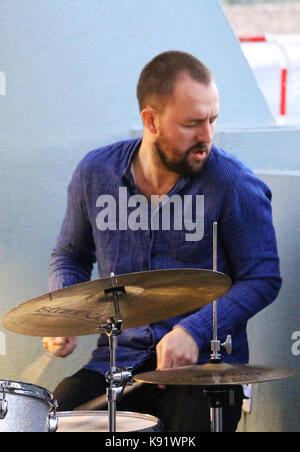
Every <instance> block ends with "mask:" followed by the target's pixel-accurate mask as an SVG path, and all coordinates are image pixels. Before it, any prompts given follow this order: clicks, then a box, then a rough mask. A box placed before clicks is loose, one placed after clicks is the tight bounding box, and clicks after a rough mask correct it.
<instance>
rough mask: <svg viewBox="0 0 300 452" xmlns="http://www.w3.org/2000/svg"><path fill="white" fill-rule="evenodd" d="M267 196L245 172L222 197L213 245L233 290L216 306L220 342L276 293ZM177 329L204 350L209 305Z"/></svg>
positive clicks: (275, 257)
mask: <svg viewBox="0 0 300 452" xmlns="http://www.w3.org/2000/svg"><path fill="white" fill-rule="evenodd" d="M271 198H272V195H271V192H270V190H269V188H268V187H267V186H266V185H265V184H264V182H262V181H261V180H259V179H258V178H257V177H256V176H255V175H254V174H253V173H252V172H251V171H248V170H242V171H241V172H240V174H239V177H238V178H237V180H236V182H235V184H234V186H233V187H232V189H231V190H230V191H228V192H227V193H226V194H225V197H224V201H223V202H224V204H223V209H222V216H221V218H220V219H219V223H218V246H222V247H224V250H225V254H226V256H227V259H228V262H229V266H230V273H231V274H230V277H231V278H232V287H231V289H230V290H229V291H228V292H227V293H226V294H225V295H224V296H222V297H221V298H219V299H218V303H217V307H218V336H219V339H220V340H221V341H224V340H225V339H226V336H227V335H228V334H232V331H234V329H235V327H237V326H238V325H240V324H246V323H247V321H248V320H249V319H250V318H251V317H252V316H253V315H255V314H256V313H257V312H259V311H260V310H261V309H263V308H265V307H266V306H267V305H269V304H270V303H271V302H272V301H273V300H274V299H275V298H276V296H277V295H278V292H279V290H280V287H281V278H280V270H279V258H278V253H277V245H276V238H275V231H274V227H273V221H272V209H271ZM179 326H182V327H183V328H184V329H186V330H187V331H188V332H189V333H190V334H191V335H192V336H193V338H194V339H195V340H196V342H197V344H198V346H199V349H200V351H201V350H205V349H207V348H208V346H209V344H210V341H211V340H212V337H213V304H212V303H210V304H209V305H207V306H205V307H204V308H202V309H201V310H200V311H197V312H196V313H194V314H192V315H190V316H188V317H186V318H185V319H183V320H182V321H181V322H180V323H179Z"/></svg>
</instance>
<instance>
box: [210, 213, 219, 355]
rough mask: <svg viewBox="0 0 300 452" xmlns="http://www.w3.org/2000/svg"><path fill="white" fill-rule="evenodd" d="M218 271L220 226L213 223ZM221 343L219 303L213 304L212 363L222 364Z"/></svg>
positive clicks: (215, 262) (214, 260) (215, 263)
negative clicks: (219, 337)
mask: <svg viewBox="0 0 300 452" xmlns="http://www.w3.org/2000/svg"><path fill="white" fill-rule="evenodd" d="M217 269H218V224H217V222H214V223H213V271H214V272H216V271H217ZM220 350H221V343H220V341H219V340H218V302H217V300H214V302H213V340H212V341H211V351H212V354H211V362H214V363H216V362H221V354H220V353H219V352H220Z"/></svg>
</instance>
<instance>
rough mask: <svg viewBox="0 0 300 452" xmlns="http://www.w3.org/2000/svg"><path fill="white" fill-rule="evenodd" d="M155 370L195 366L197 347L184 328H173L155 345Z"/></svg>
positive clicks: (197, 353)
mask: <svg viewBox="0 0 300 452" xmlns="http://www.w3.org/2000/svg"><path fill="white" fill-rule="evenodd" d="M156 351H157V369H156V370H163V369H170V368H172V367H182V366H189V365H191V364H196V363H197V361H198V356H199V349H198V345H197V343H196V342H195V340H194V339H193V338H192V336H191V335H190V334H189V333H187V332H186V331H185V329H184V328H181V327H177V328H174V329H173V330H172V331H171V332H170V333H168V334H166V335H165V336H164V337H163V338H162V340H161V341H160V342H159V343H158V344H157V347H156Z"/></svg>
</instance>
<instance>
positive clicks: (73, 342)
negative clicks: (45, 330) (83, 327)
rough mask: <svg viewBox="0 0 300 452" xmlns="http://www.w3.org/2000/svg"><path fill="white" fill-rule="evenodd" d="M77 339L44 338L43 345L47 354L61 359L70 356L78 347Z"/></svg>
mask: <svg viewBox="0 0 300 452" xmlns="http://www.w3.org/2000/svg"><path fill="white" fill-rule="evenodd" d="M77 340H78V339H77V337H70V336H69V337H44V339H43V345H44V347H45V349H46V350H47V352H49V353H51V355H54V356H58V357H59V358H66V357H67V356H69V355H70V354H71V353H72V352H73V351H74V350H75V348H76V346H77Z"/></svg>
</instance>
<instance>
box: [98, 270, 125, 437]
mask: <svg viewBox="0 0 300 452" xmlns="http://www.w3.org/2000/svg"><path fill="white" fill-rule="evenodd" d="M110 276H111V282H112V288H111V289H108V290H106V291H105V293H106V294H107V295H108V294H112V295H113V301H114V308H115V315H116V319H113V318H110V319H108V320H107V321H106V322H104V323H102V324H101V325H100V327H99V328H98V329H97V331H99V332H101V333H103V332H105V333H106V335H107V336H108V341H109V351H110V370H109V371H108V372H107V374H106V381H107V383H109V387H108V388H107V389H106V395H107V402H108V417H109V432H116V418H117V416H116V415H117V406H116V404H117V400H118V399H119V398H120V397H121V396H122V394H123V391H124V389H125V386H126V385H132V384H133V378H132V373H131V370H132V369H131V368H126V369H125V368H118V367H116V353H117V347H118V337H119V336H120V334H121V333H122V324H123V321H122V316H121V312H120V306H119V294H120V293H124V292H125V288H124V287H117V286H116V282H117V279H116V278H115V275H114V273H111V275H110Z"/></svg>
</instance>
